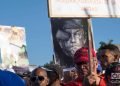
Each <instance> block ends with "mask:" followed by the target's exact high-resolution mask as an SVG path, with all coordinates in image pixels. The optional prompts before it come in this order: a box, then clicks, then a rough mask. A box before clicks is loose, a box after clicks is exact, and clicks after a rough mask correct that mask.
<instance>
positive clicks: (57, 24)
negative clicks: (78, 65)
mask: <svg viewBox="0 0 120 86" xmlns="http://www.w3.org/2000/svg"><path fill="white" fill-rule="evenodd" d="M52 25H53V28H52V32H53V41H54V45H55V43H58V45H59V46H60V48H61V50H62V52H63V54H65V55H66V56H65V57H63V58H68V57H70V59H72V58H73V56H74V54H75V52H76V51H77V50H78V49H79V48H81V47H83V46H85V45H86V42H87V36H86V30H85V29H84V27H83V24H82V19H77V18H75V19H74V18H67V19H65V18H63V19H57V18H56V19H54V21H53V23H52ZM54 48H56V49H58V47H57V46H54ZM56 49H55V50H56ZM55 52H56V51H55ZM56 53H57V56H59V54H61V53H60V51H58V52H56ZM60 58H62V57H61V56H60Z"/></svg>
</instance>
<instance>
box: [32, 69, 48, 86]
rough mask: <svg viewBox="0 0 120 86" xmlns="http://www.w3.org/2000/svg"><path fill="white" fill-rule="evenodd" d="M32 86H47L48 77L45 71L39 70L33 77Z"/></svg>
mask: <svg viewBox="0 0 120 86" xmlns="http://www.w3.org/2000/svg"><path fill="white" fill-rule="evenodd" d="M31 81H32V86H47V85H48V81H49V80H48V77H47V73H46V71H45V70H43V69H40V68H38V69H37V70H36V71H34V73H33V75H32V76H31Z"/></svg>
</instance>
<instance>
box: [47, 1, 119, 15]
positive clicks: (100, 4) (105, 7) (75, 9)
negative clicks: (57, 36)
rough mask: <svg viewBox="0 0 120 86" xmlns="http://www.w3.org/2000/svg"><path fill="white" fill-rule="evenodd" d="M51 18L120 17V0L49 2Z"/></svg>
mask: <svg viewBox="0 0 120 86" xmlns="http://www.w3.org/2000/svg"><path fill="white" fill-rule="evenodd" d="M48 5H49V17H120V0H48Z"/></svg>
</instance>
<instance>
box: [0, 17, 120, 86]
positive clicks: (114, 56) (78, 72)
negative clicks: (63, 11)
mask: <svg viewBox="0 0 120 86" xmlns="http://www.w3.org/2000/svg"><path fill="white" fill-rule="evenodd" d="M51 22H52V28H56V30H53V42H54V43H55V44H56V45H54V47H55V52H56V53H57V55H56V60H57V64H55V63H54V64H52V65H49V66H47V67H42V66H39V67H37V68H35V69H34V70H32V71H28V72H27V73H23V74H22V75H21V74H17V73H16V74H15V73H12V72H9V71H7V70H0V77H1V78H0V86H120V50H119V48H118V47H117V46H116V45H115V44H112V43H108V44H104V45H102V46H100V48H99V50H98V51H97V52H95V50H94V49H93V48H92V49H89V47H88V46H87V44H88V42H87V34H86V27H85V26H84V25H85V24H83V22H82V20H81V19H77V18H76V19H69V18H68V19H57V20H56V19H51ZM58 27H59V29H57V28H58ZM56 42H58V43H56ZM58 45H59V46H58ZM59 47H60V48H61V49H60V50H62V52H61V51H60V50H59ZM63 53H64V54H63ZM90 54H91V58H90ZM58 61H60V62H58ZM67 67H68V68H67ZM6 77H7V78H6Z"/></svg>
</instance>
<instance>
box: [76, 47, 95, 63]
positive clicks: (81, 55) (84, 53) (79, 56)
mask: <svg viewBox="0 0 120 86" xmlns="http://www.w3.org/2000/svg"><path fill="white" fill-rule="evenodd" d="M91 52H92V57H96V53H95V51H94V50H93V49H92V50H91ZM88 57H89V54H88V48H87V47H82V48H80V49H78V50H77V51H76V52H75V54H74V63H76V64H77V63H81V62H89V58H88Z"/></svg>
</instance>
